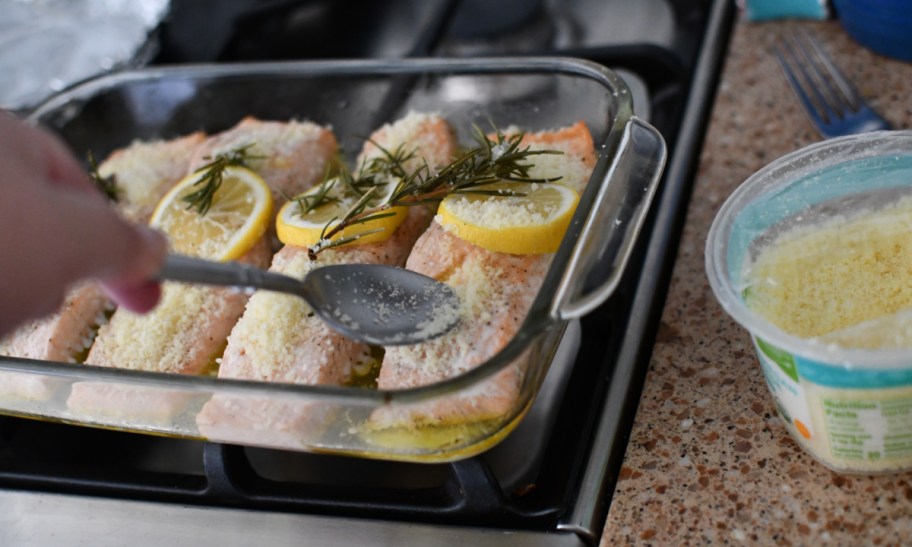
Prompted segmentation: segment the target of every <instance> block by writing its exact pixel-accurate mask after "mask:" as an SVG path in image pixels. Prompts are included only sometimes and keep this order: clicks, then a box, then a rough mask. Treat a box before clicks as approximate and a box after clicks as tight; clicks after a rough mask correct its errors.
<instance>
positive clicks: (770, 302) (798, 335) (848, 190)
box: [706, 131, 912, 473]
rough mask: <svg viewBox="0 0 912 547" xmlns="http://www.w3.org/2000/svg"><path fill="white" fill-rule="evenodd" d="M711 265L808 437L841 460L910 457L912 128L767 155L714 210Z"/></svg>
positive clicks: (869, 464) (775, 391) (857, 464)
mask: <svg viewBox="0 0 912 547" xmlns="http://www.w3.org/2000/svg"><path fill="white" fill-rule="evenodd" d="M706 269H707V273H708V276H709V281H710V286H711V287H712V290H713V292H714V293H715V295H716V297H717V298H718V300H719V302H720V304H721V305H722V307H723V308H724V309H725V311H726V312H728V313H729V314H730V315H731V316H732V317H733V318H734V319H735V320H736V321H737V322H738V323H740V324H741V325H742V326H743V327H744V328H746V329H747V330H748V331H749V333H750V335H751V338H752V339H753V342H754V346H755V348H756V351H757V356H758V358H759V361H760V365H761V368H762V370H763V374H764V376H765V378H766V382H767V384H768V386H769V389H770V392H771V394H772V396H773V398H774V400H775V403H776V407H777V409H778V412H779V415H780V417H781V418H782V420H783V421H784V423H785V425H786V427H787V429H788V431H789V432H790V433H791V434H792V436H793V437H794V438H795V440H796V441H797V442H798V443H799V444H800V445H801V446H802V447H804V448H805V449H806V450H807V451H808V452H809V453H810V454H811V455H812V456H813V457H814V458H816V459H817V460H819V461H820V462H821V463H823V464H824V465H826V466H827V467H829V468H830V469H833V470H835V471H838V472H845V473H877V472H898V471H905V470H909V469H912V132H909V131H892V132H877V133H868V134H864V135H857V136H850V137H844V138H838V139H832V140H829V141H824V142H821V143H818V144H815V145H812V146H809V147H807V148H804V149H802V150H799V151H797V152H794V153H792V154H789V155H787V156H785V157H783V158H781V159H779V160H776V161H775V162H773V163H771V164H770V165H768V166H766V167H765V168H763V169H761V170H760V171H758V172H757V173H755V174H754V175H753V176H751V177H750V178H749V179H748V180H747V181H745V182H744V183H743V184H742V185H741V186H740V187H739V188H738V189H737V190H736V191H735V192H734V193H733V194H732V195H731V196H730V197H729V199H728V200H727V201H726V202H725V204H724V205H723V206H722V208H721V209H720V211H719V213H718V215H717V216H716V218H715V220H714V222H713V224H712V226H711V228H710V231H709V236H708V239H707V243H706Z"/></svg>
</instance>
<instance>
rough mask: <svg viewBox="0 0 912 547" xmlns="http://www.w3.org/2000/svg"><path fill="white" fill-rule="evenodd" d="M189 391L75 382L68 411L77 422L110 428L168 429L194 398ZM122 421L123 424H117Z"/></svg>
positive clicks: (68, 401)
mask: <svg viewBox="0 0 912 547" xmlns="http://www.w3.org/2000/svg"><path fill="white" fill-rule="evenodd" d="M198 396H199V395H197V394H194V393H193V392H190V391H184V390H177V389H166V388H158V387H148V386H130V385H125V384H115V383H110V382H76V383H74V384H73V387H72V389H71V391H70V397H69V398H68V399H67V408H68V409H69V410H70V412H72V413H73V414H75V415H77V416H78V417H79V419H80V420H83V421H86V422H90V423H91V422H98V423H103V424H109V425H115V426H116V425H123V426H129V427H136V426H145V427H146V428H148V427H149V426H168V425H171V424H174V422H175V420H176V418H177V416H179V415H180V413H181V412H183V411H184V410H185V409H186V408H187V405H189V404H190V402H191V401H192V400H193V398H194V397H198ZM119 421H122V422H123V424H118V422H119Z"/></svg>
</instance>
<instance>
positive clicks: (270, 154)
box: [70, 118, 337, 419]
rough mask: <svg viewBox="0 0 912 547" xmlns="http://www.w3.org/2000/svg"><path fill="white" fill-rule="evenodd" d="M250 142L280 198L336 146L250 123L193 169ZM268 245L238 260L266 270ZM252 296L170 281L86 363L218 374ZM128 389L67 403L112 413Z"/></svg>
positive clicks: (99, 343)
mask: <svg viewBox="0 0 912 547" xmlns="http://www.w3.org/2000/svg"><path fill="white" fill-rule="evenodd" d="M248 144H251V145H253V146H252V148H251V150H250V153H251V154H252V155H254V156H261V157H259V158H256V159H253V160H252V161H251V162H250V166H251V168H253V169H254V170H256V171H257V172H258V173H259V174H260V176H261V177H263V180H264V181H265V182H266V184H267V185H268V186H269V187H270V189H271V190H272V191H273V194H274V195H275V196H281V195H282V193H283V192H285V193H294V192H296V191H298V189H300V188H307V187H309V186H311V185H313V184H316V183H317V182H319V180H320V179H321V178H322V176H323V172H324V170H325V166H326V165H328V164H329V162H330V160H331V159H332V156H333V155H334V154H335V152H336V146H337V145H336V139H335V136H333V134H332V133H331V132H330V131H329V130H327V129H325V128H323V127H320V126H318V125H316V124H313V123H310V122H294V121H293V122H288V123H283V122H263V121H259V120H255V119H253V118H246V119H244V120H243V121H242V122H241V123H239V124H238V125H237V126H235V127H234V128H232V129H230V130H228V131H226V132H223V133H220V134H218V135H215V136H213V137H210V138H209V139H206V141H205V142H203V143H202V144H201V145H200V146H199V147H198V149H197V151H196V153H195V156H194V159H192V160H191V166H190V168H189V170H190V171H191V172H192V171H193V170H195V169H196V168H198V167H200V166H202V165H203V164H205V163H208V161H209V159H210V158H211V157H213V156H214V155H216V154H218V153H221V152H227V151H229V150H232V149H235V148H237V147H240V146H245V145H248ZM270 246H271V242H270V241H269V238H268V237H266V236H264V237H263V238H261V239H260V241H259V242H258V243H257V244H256V245H254V247H253V248H252V249H251V250H249V251H248V252H247V254H246V255H245V256H244V257H242V259H241V262H246V263H250V264H254V265H256V266H257V267H261V268H265V267H266V266H267V265H268V264H269V261H270V256H271V251H270ZM248 298H249V297H248V295H247V294H245V293H244V292H242V291H238V290H235V289H232V288H213V287H205V286H190V285H183V284H177V283H166V284H164V286H163V291H162V301H161V302H160V303H159V305H158V306H157V307H156V308H155V309H154V310H153V311H152V312H150V313H148V314H145V315H137V314H134V313H131V312H129V311H127V310H118V311H117V312H115V314H114V316H113V317H112V318H111V321H110V322H109V323H108V324H107V325H105V326H104V327H103V328H102V329H100V330H99V333H98V337H97V338H96V340H95V343H94V345H93V346H92V349H91V351H90V352H89V356H88V358H87V359H86V363H87V364H92V365H96V366H106V367H117V368H128V369H133V370H145V371H153V372H166V373H178V374H205V373H207V372H208V371H210V370H213V369H214V368H215V363H216V359H217V358H218V357H219V355H220V354H221V353H222V350H223V349H224V347H225V343H226V339H227V338H228V335H229V334H230V332H231V329H232V328H233V327H234V325H235V323H236V322H237V320H238V319H239V318H240V317H241V314H242V313H243V311H244V306H245V305H246V303H247V300H248ZM96 387H97V386H96ZM124 389H128V388H126V387H125V386H106V390H99V389H93V388H92V386H89V387H87V388H81V389H80V390H79V396H80V398H79V399H78V400H76V399H73V400H71V401H70V402H71V403H73V404H79V405H80V408H81V409H82V411H83V412H91V411H92V409H101V408H104V407H109V406H110V405H111V403H110V400H111V399H112V397H113V395H112V393H121V392H122V390H124ZM153 398H154V397H153ZM178 399H179V398H178ZM153 406H155V405H153ZM158 407H160V408H167V409H170V410H171V411H174V412H179V411H181V407H180V405H177V404H175V405H170V404H169V401H166V400H163V401H161V405H158V406H156V408H158ZM125 412H126V410H125ZM142 416H143V415H139V416H138V419H142Z"/></svg>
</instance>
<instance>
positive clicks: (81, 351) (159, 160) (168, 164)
mask: <svg viewBox="0 0 912 547" xmlns="http://www.w3.org/2000/svg"><path fill="white" fill-rule="evenodd" d="M204 138H205V136H204V134H203V133H199V132H197V133H193V134H191V135H188V136H186V137H180V138H177V139H173V140H167V141H166V140H158V141H149V142H141V141H136V142H134V143H132V144H131V145H130V146H128V147H126V148H123V149H120V150H117V151H115V152H113V153H112V154H111V155H110V156H109V157H108V158H107V159H106V160H105V161H104V162H102V163H101V165H99V166H98V172H99V174H101V175H102V176H104V177H108V176H111V175H113V176H114V177H115V180H116V185H117V189H118V192H119V193H118V202H117V204H116V208H117V210H118V212H120V214H122V215H123V216H124V217H126V218H127V219H128V220H131V221H133V222H137V223H146V222H148V221H149V218H150V217H151V216H152V213H153V211H154V210H155V206H156V205H157V204H158V202H159V201H160V200H161V198H162V197H163V196H164V195H165V194H166V193H167V192H168V190H170V189H171V187H173V186H174V184H176V183H177V182H178V181H180V180H181V179H182V178H183V177H184V176H185V175H186V173H187V169H188V167H189V165H190V159H191V157H192V156H193V153H194V149H195V148H196V147H197V146H198V145H199V144H200V143H201V142H202V141H203V139H204ZM113 309H114V305H113V303H112V302H111V301H110V299H108V297H107V296H106V295H105V294H104V292H103V291H102V290H101V287H100V286H99V285H98V284H97V283H95V282H94V281H87V282H84V283H81V284H79V285H77V286H76V287H74V288H72V289H70V290H69V292H68V293H67V295H66V298H65V300H64V303H63V305H62V306H61V307H60V309H59V310H57V311H56V312H55V313H54V314H52V315H50V316H48V317H45V318H42V319H38V320H34V321H31V322H29V323H27V324H25V325H23V326H22V327H20V328H19V329H17V330H15V331H13V332H12V333H10V334H9V335H8V336H7V337H6V338H5V339H4V340H0V355H7V356H10V357H23V358H28V359H40V360H44V361H60V362H77V361H81V360H82V359H83V358H84V357H85V353H86V351H87V350H88V348H89V347H90V346H91V344H92V341H93V340H94V338H95V333H96V331H97V329H98V327H99V326H100V325H102V324H104V322H105V321H107V317H106V315H107V314H108V313H110V312H111V311H112V310H113ZM16 376H18V375H14V374H12V373H11V374H8V375H4V376H2V377H0V391H6V392H8V393H14V392H17V391H22V393H23V395H24V396H27V397H28V398H30V399H34V398H35V397H40V396H48V397H49V396H50V393H51V392H52V391H53V389H51V387H50V385H48V386H46V388H47V389H44V388H41V389H38V388H37V386H38V385H39V384H41V379H40V378H37V377H36V378H31V379H25V378H20V379H18V380H16ZM23 376H25V375H23ZM23 386H27V389H25V390H24V391H23V389H22V388H23Z"/></svg>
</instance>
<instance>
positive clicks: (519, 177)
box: [308, 126, 563, 259]
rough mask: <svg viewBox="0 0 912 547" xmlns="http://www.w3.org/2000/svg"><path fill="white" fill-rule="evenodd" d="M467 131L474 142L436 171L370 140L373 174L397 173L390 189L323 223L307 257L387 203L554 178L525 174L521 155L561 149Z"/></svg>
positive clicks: (526, 156) (330, 244) (381, 212)
mask: <svg viewBox="0 0 912 547" xmlns="http://www.w3.org/2000/svg"><path fill="white" fill-rule="evenodd" d="M473 130H474V138H475V140H476V142H477V145H476V146H475V147H473V148H470V149H469V150H466V151H465V152H463V153H462V154H460V155H459V156H457V157H456V158H455V159H453V161H452V162H450V164H449V165H447V166H446V167H444V168H442V169H440V171H438V172H436V173H432V172H431V169H430V167H429V166H428V165H427V163H426V162H425V163H423V164H422V165H421V166H419V167H417V168H416V169H414V170H413V171H411V172H410V173H409V172H407V171H406V170H405V169H404V165H403V164H404V162H405V161H407V160H408V159H412V158H413V157H414V156H415V154H414V152H412V153H410V154H402V148H401V147H400V148H399V149H397V150H396V151H394V152H390V151H387V150H386V149H384V148H383V147H381V146H379V145H376V143H375V145H376V146H377V148H378V149H380V150H381V152H383V154H382V155H381V156H379V157H378V159H379V163H378V164H377V165H376V166H375V167H374V168H375V170H376V172H377V173H378V174H379V173H386V174H388V175H392V176H393V177H395V178H397V179H398V181H397V182H396V188H395V189H394V190H393V192H392V193H391V194H390V196H389V197H388V198H387V199H386V200H385V201H384V202H383V203H381V204H379V205H376V206H373V207H368V206H367V203H369V200H364V199H362V200H359V202H358V204H357V205H356V206H355V207H352V208H351V209H350V210H349V211H348V212H347V213H346V214H345V215H343V216H342V218H341V219H333V220H331V221H330V222H329V223H327V225H326V227H325V228H324V230H323V234H322V236H321V239H320V241H318V242H317V243H316V244H315V245H312V246H311V247H310V248H309V249H308V254H309V256H310V257H311V259H315V258H316V256H317V254H318V253H320V252H321V251H323V250H326V249H329V248H332V247H340V246H342V245H345V244H346V243H350V242H351V240H352V239H353V238H341V239H336V240H333V239H332V238H333V237H334V236H335V235H337V234H338V233H340V232H341V231H342V230H344V229H345V228H347V227H349V226H353V225H356V224H362V223H365V222H368V221H370V220H373V219H376V218H380V217H378V216H377V215H384V216H388V215H392V214H394V213H391V212H389V213H387V211H389V209H391V208H393V207H403V206H412V205H419V204H427V203H434V202H439V201H441V200H443V199H444V198H445V197H446V196H448V195H450V194H481V195H501V194H502V193H501V192H499V191H497V190H492V189H486V188H484V187H485V186H486V185H489V184H492V183H495V182H500V181H508V182H520V183H529V184H535V183H538V184H541V183H547V182H554V181H557V180H559V179H560V177H553V178H533V177H531V176H530V175H529V170H530V169H531V168H532V166H533V164H532V163H528V161H527V160H529V158H531V157H532V156H537V155H543V154H562V153H563V152H560V151H557V150H531V149H530V147H528V146H525V147H523V146H521V145H522V139H523V136H524V134H523V133H516V134H512V135H510V136H507V135H504V134H503V133H501V132H500V131H499V130H497V131H496V133H495V136H494V137H493V139H492V138H489V137H488V136H487V135H486V134H485V133H484V131H482V130H481V129H480V128H479V127H477V126H473ZM403 158H404V159H403ZM394 169H395V171H393V170H394ZM514 195H522V194H519V193H516V194H514Z"/></svg>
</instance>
